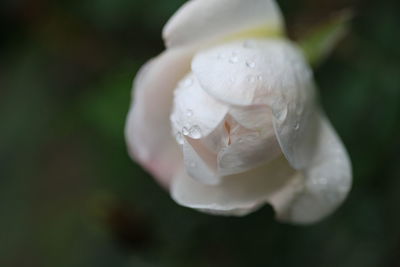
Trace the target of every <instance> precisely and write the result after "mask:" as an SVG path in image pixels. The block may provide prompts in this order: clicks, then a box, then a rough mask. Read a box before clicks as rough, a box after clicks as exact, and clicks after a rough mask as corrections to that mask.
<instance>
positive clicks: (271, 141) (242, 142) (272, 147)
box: [218, 110, 282, 176]
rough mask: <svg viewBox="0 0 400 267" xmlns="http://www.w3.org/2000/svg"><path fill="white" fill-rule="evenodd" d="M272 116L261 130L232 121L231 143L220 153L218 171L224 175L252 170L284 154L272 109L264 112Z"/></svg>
mask: <svg viewBox="0 0 400 267" xmlns="http://www.w3.org/2000/svg"><path fill="white" fill-rule="evenodd" d="M264 116H265V117H270V119H269V123H268V122H267V121H268V119H267V120H265V122H266V123H265V125H263V127H262V128H260V129H259V130H249V129H246V128H244V127H243V126H242V125H240V124H237V123H235V121H232V122H231V125H230V128H231V129H230V144H229V146H227V147H226V148H224V149H221V151H220V152H219V153H218V173H219V174H220V175H222V176H227V175H232V174H236V173H241V172H244V171H247V170H250V169H252V168H254V167H256V166H258V165H261V164H263V163H264V164H265V163H266V162H269V161H272V160H273V159H276V158H277V157H278V156H280V155H282V151H281V149H280V146H279V143H278V141H277V140H276V137H275V133H274V130H273V127H272V121H271V120H272V119H271V117H272V116H271V115H270V111H269V110H267V113H265V114H264Z"/></svg>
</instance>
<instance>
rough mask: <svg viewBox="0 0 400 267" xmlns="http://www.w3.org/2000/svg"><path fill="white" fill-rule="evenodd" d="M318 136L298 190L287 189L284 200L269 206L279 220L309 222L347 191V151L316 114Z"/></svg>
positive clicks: (349, 177)
mask: <svg viewBox="0 0 400 267" xmlns="http://www.w3.org/2000/svg"><path fill="white" fill-rule="evenodd" d="M318 122H319V127H320V128H319V134H318V136H317V142H316V150H315V154H314V155H313V157H312V161H311V164H310V165H309V166H307V168H306V169H305V170H304V171H303V177H304V184H303V188H302V190H297V189H296V190H293V187H290V186H289V187H287V188H286V189H285V190H286V191H283V192H282V195H286V197H283V198H280V199H278V198H277V199H273V200H272V203H273V205H274V206H275V209H276V211H277V214H278V218H280V219H281V220H283V221H288V222H294V223H312V222H315V221H318V220H320V219H322V218H323V217H325V216H327V215H329V214H331V213H332V212H333V211H334V210H335V209H336V208H337V207H338V206H339V205H340V204H341V203H342V202H343V200H344V199H345V198H346V196H347V194H348V193H349V191H350V188H351V180H352V171H351V163H350V160H349V157H348V155H347V152H346V150H345V148H344V146H343V144H342V142H341V141H340V139H339V137H338V136H337V134H336V133H335V131H334V129H333V128H332V126H331V124H330V123H329V121H328V120H327V119H326V118H325V117H324V116H323V115H320V116H319V118H318Z"/></svg>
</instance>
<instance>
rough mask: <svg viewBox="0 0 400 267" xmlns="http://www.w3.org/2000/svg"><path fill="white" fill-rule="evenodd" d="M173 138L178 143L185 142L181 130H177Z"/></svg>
mask: <svg viewBox="0 0 400 267" xmlns="http://www.w3.org/2000/svg"><path fill="white" fill-rule="evenodd" d="M175 139H176V142H177V143H178V144H180V145H183V144H184V143H185V138H184V137H183V135H182V133H181V132H177V133H176V135H175Z"/></svg>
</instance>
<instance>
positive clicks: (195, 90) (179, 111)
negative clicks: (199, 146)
mask: <svg viewBox="0 0 400 267" xmlns="http://www.w3.org/2000/svg"><path fill="white" fill-rule="evenodd" d="M227 112H228V106H227V105H225V104H223V103H220V102H218V101H217V100H215V99H214V98H212V97H211V96H209V95H208V94H207V93H206V92H205V91H204V90H203V89H202V88H201V87H200V84H199V82H198V80H197V79H196V77H194V76H193V75H192V74H189V75H188V76H187V77H186V78H185V79H183V80H182V81H181V83H180V86H179V87H178V88H177V89H176V90H175V98H174V109H173V112H172V115H171V121H172V124H173V127H174V129H175V131H176V132H180V133H182V134H184V135H188V136H190V137H191V138H193V139H200V138H202V137H203V136H207V135H209V134H210V133H211V132H212V131H214V130H215V129H216V127H217V126H218V125H219V124H220V123H221V121H222V120H223V119H224V117H225V116H226V114H227Z"/></svg>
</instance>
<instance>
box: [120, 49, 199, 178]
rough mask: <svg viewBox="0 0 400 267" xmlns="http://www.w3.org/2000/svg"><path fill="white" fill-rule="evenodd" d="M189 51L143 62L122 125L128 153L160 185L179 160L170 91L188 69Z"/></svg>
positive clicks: (171, 91) (162, 55)
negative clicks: (125, 118)
mask: <svg viewBox="0 0 400 267" xmlns="http://www.w3.org/2000/svg"><path fill="white" fill-rule="evenodd" d="M192 54H193V52H192V51H190V50H188V49H175V50H168V51H166V52H164V53H163V54H161V55H160V56H158V57H157V58H155V59H153V60H152V61H151V63H148V64H147V65H145V66H144V67H143V68H142V70H141V71H140V72H139V74H138V76H137V78H136V80H135V82H134V88H133V90H134V91H133V104H132V107H131V110H130V111H129V114H128V118H127V123H126V127H125V136H126V141H127V143H128V146H129V152H130V154H131V156H132V157H134V158H135V159H136V160H138V161H139V162H140V163H141V164H142V165H143V166H144V167H145V168H147V169H148V170H149V171H150V172H151V173H152V174H153V175H154V176H156V178H158V179H159V181H160V182H161V183H162V184H164V185H168V184H169V182H170V179H171V178H172V176H173V174H174V173H175V171H176V168H177V166H178V164H180V163H181V161H182V158H181V153H180V151H179V148H178V146H177V144H176V142H175V140H174V138H173V137H172V135H171V126H170V121H169V114H170V112H171V109H172V100H173V90H174V88H175V87H176V84H177V83H178V81H179V80H180V79H181V78H182V77H183V76H184V75H185V74H186V73H187V72H188V71H189V65H190V60H191V57H192Z"/></svg>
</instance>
